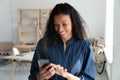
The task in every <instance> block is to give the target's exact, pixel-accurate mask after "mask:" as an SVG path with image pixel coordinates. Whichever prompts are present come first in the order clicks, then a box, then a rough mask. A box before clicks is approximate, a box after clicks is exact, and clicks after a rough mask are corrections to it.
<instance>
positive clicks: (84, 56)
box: [29, 3, 95, 80]
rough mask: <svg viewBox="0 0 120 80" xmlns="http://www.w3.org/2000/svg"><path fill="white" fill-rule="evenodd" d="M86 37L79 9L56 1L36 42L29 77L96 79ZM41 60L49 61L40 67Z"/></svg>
mask: <svg viewBox="0 0 120 80" xmlns="http://www.w3.org/2000/svg"><path fill="white" fill-rule="evenodd" d="M85 39H86V33H85V29H84V25H83V20H82V18H81V17H80V16H79V14H78V12H77V11H76V10H75V9H74V8H73V7H72V6H71V5H69V4H68V3H60V4H57V5H56V6H55V7H54V8H53V10H52V11H51V14H50V17H49V19H48V22H47V29H46V32H45V35H44V37H43V38H42V39H41V40H40V41H39V42H38V44H37V47H36V50H35V54H34V57H33V60H32V65H31V71H30V76H29V80H95V67H94V61H93V49H92V46H91V44H90V43H89V42H88V41H87V40H85ZM39 59H49V61H50V63H49V64H47V65H46V66H45V67H41V64H40V63H39V61H38V60H39Z"/></svg>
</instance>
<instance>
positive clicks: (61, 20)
mask: <svg viewBox="0 0 120 80" xmlns="http://www.w3.org/2000/svg"><path fill="white" fill-rule="evenodd" d="M54 27H55V30H56V31H57V32H58V34H59V35H60V37H61V39H62V40H65V41H67V40H69V39H70V38H71V37H72V23H71V18H70V16H69V15H65V14H59V15H56V16H54Z"/></svg>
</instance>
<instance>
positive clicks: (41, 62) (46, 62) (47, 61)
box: [38, 59, 49, 67]
mask: <svg viewBox="0 0 120 80" xmlns="http://www.w3.org/2000/svg"><path fill="white" fill-rule="evenodd" d="M38 61H39V63H40V65H41V66H42V67H44V66H46V65H47V64H49V60H48V59H39V60H38Z"/></svg>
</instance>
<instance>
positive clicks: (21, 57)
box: [2, 52, 34, 80]
mask: <svg viewBox="0 0 120 80" xmlns="http://www.w3.org/2000/svg"><path fill="white" fill-rule="evenodd" d="M33 54H34V52H29V53H22V54H20V55H17V56H15V55H10V56H4V57H2V58H3V59H10V60H12V69H11V73H10V80H12V78H13V74H14V71H15V65H16V62H15V60H19V61H29V62H31V61H32V58H33Z"/></svg>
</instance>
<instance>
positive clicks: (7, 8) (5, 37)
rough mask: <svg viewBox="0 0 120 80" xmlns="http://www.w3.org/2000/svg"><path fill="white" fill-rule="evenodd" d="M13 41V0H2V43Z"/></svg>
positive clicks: (0, 23)
mask: <svg viewBox="0 0 120 80" xmlns="http://www.w3.org/2000/svg"><path fill="white" fill-rule="evenodd" d="M2 41H12V27H11V0H0V42H2Z"/></svg>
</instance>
